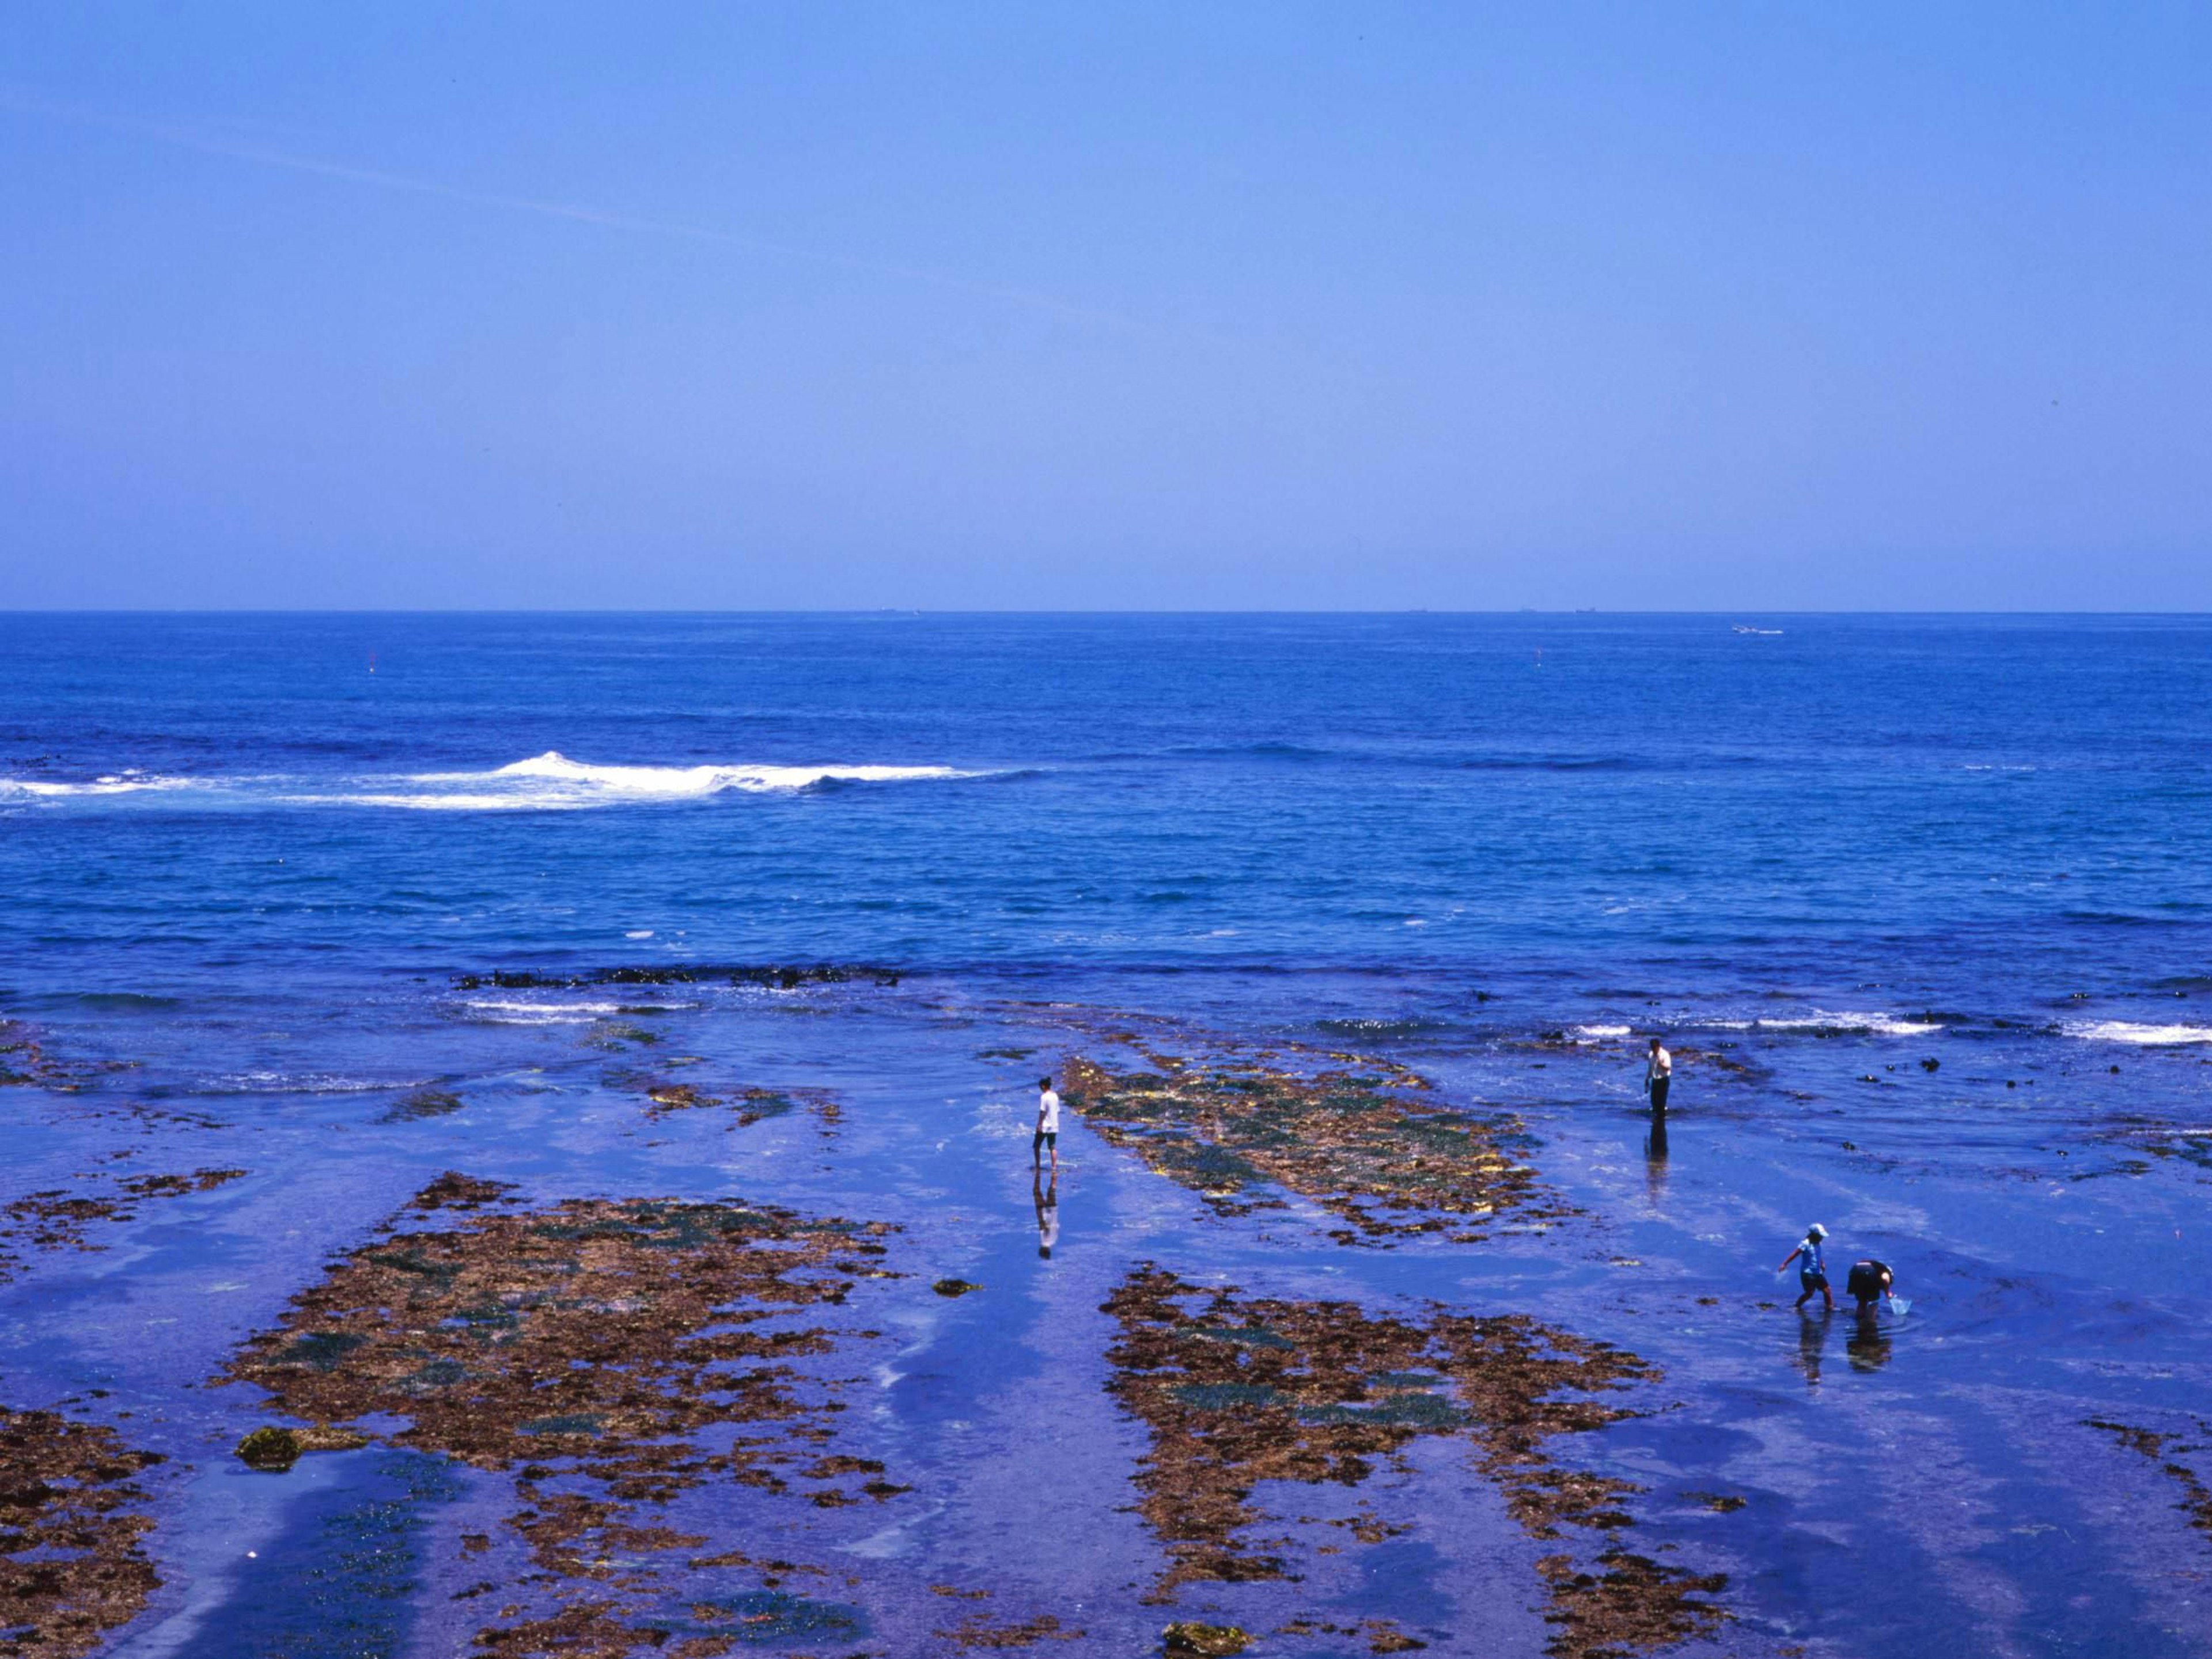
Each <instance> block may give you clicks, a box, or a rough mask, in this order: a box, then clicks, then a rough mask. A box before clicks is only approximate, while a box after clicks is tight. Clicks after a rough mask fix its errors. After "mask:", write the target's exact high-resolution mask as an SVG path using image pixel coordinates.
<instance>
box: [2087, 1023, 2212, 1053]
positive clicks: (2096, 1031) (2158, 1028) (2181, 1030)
mask: <svg viewBox="0 0 2212 1659" xmlns="http://www.w3.org/2000/svg"><path fill="white" fill-rule="evenodd" d="M2060 1029H2062V1030H2064V1032H2065V1033H2066V1035H2067V1036H2070V1037H2081V1038H2083V1039H2084V1040H2086V1041H2087V1042H2131V1043H2134V1044H2135V1045H2136V1047H2138V1048H2170V1047H2172V1046H2175V1045H2177V1044H2180V1043H2185V1042H2212V1025H2142V1024H2136V1023H2135V1022H2134V1021H2132V1020H2125V1019H2091V1020H2077V1021H2075V1023H2074V1024H2069V1025H2066V1026H2063V1027H2061V1028H2060Z"/></svg>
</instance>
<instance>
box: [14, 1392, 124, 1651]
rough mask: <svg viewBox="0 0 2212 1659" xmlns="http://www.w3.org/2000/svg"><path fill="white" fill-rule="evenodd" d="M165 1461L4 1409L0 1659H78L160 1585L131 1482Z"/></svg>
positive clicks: (37, 1415)
mask: <svg viewBox="0 0 2212 1659" xmlns="http://www.w3.org/2000/svg"><path fill="white" fill-rule="evenodd" d="M159 1462H161V1456H160V1455H159V1454H158V1453H155V1452H144V1451H132V1450H131V1449H129V1448H127V1447H125V1445H124V1444H123V1443H122V1442H121V1441H120V1440H118V1438H117V1437H116V1435H115V1432H114V1431H112V1429H107V1428H103V1427H101V1426H100V1425H96V1424H89V1423H76V1422H71V1421H70V1419H67V1418H64V1417H63V1416H61V1415H60V1414H58V1413H54V1412H40V1411H23V1412H19V1411H9V1410H7V1409H6V1408H4V1407H0V1514H4V1516H5V1519H4V1521H0V1654H4V1655H8V1656H10V1659H79V1656H82V1655H84V1654H88V1653H90V1652H92V1651H93V1650H94V1649H95V1648H97V1647H98V1646H99V1645H100V1641H101V1639H102V1638H103V1637H104V1636H105V1635H106V1632H109V1631H112V1630H115V1629H118V1628H119V1627H120V1626H124V1625H126V1624H128V1623H129V1622H130V1621H131V1620H132V1619H134V1618H135V1617H137V1614H138V1613H139V1611H140V1609H142V1608H143V1607H144V1606H145V1605H146V1598H147V1597H148V1596H149V1595H151V1594H152V1593H153V1592H154V1590H155V1589H156V1588H158V1587H159V1585H160V1583H161V1579H160V1577H158V1576H157V1575H156V1574H155V1571H154V1564H153V1563H152V1562H151V1561H150V1560H149V1559H147V1556H146V1553H145V1551H144V1550H143V1548H141V1547H140V1541H141V1540H142V1539H143V1537H144V1535H145V1534H147V1533H149V1532H150V1531H152V1530H153V1526H154V1523H153V1522H151V1521H150V1520H149V1519H148V1518H147V1517H146V1516H144V1515H143V1514H142V1513H140V1512H139V1509H138V1505H139V1504H142V1503H143V1501H144V1498H145V1496H146V1494H145V1492H143V1490H142V1489H141V1488H140V1487H139V1486H138V1485H137V1480H136V1479H135V1477H136V1476H137V1475H138V1474H140V1473H141V1472H142V1471H143V1470H145V1469H147V1468H151V1467H152V1466H153V1465H155V1464H156V1463H159Z"/></svg>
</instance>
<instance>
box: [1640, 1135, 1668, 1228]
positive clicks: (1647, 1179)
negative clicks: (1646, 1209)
mask: <svg viewBox="0 0 2212 1659" xmlns="http://www.w3.org/2000/svg"><path fill="white" fill-rule="evenodd" d="M1644 1189H1645V1191H1646V1192H1648V1193H1649V1194H1650V1197H1651V1202H1652V1205H1653V1206H1654V1207H1656V1206H1657V1205H1658V1204H1659V1203H1660V1201H1661V1200H1663V1199H1664V1198H1665V1197H1666V1196H1667V1120H1666V1119H1665V1118H1663V1117H1655V1118H1653V1119H1652V1120H1651V1133H1650V1138H1649V1139H1646V1140H1645V1141H1644Z"/></svg>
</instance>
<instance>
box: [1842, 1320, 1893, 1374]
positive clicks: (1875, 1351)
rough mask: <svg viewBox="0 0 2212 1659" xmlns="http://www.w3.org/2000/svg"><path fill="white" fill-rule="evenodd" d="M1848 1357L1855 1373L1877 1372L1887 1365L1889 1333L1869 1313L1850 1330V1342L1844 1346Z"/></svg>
mask: <svg viewBox="0 0 2212 1659" xmlns="http://www.w3.org/2000/svg"><path fill="white" fill-rule="evenodd" d="M1844 1352H1845V1353H1847V1354H1848V1355H1849V1356H1850V1362H1851V1369H1852V1370H1855V1371H1878V1370H1881V1368H1882V1367H1883V1366H1884V1365H1887V1364H1889V1333H1888V1332H1887V1331H1886V1330H1884V1329H1882V1328H1881V1321H1880V1320H1878V1319H1876V1318H1875V1316H1874V1315H1873V1313H1872V1312H1871V1311H1869V1313H1868V1314H1867V1315H1866V1316H1865V1317H1863V1319H1861V1320H1860V1321H1859V1322H1858V1323H1857V1325H1856V1326H1855V1327H1854V1328H1852V1331H1851V1340H1850V1341H1849V1342H1847V1343H1845V1344H1844Z"/></svg>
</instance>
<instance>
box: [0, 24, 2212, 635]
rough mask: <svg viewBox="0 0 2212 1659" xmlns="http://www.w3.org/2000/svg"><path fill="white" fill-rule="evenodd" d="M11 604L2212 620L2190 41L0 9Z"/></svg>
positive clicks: (2197, 124) (2197, 139)
mask: <svg viewBox="0 0 2212 1659" xmlns="http://www.w3.org/2000/svg"><path fill="white" fill-rule="evenodd" d="M0 247H4V249H5V258H3V259H0V605H7V606H46V605H94V606H109V605H119V606H131V605H155V606H171V605H205V606H264V605H265V606H293V605H309V606H355V605H363V606H379V605H399V606H502V607H504V606H530V605H580V606H632V605H635V606H656V607H658V606H675V607H714V608H725V607H726V608H750V607H786V606H803V607H812V606H823V607H840V606H872V605H915V606H921V607H924V608H929V609H952V608H967V607H1043V608H1060V607H1069V608H1074V607H1129V608H1138V607H1202V608H1232V609H1241V608H1275V607H1298V608H1304V607H1314V608H1365V607H1378V608H1401V607H1408V606H1419V605H1426V606H1430V607H1432V608H1448V607H1449V608H1478V609H1486V608H1508V609H1510V608H1513V607H1516V606H1521V605H1536V606H1547V607H1549V606H1559V607H1566V606H1578V605H1596V606H1600V607H1602V608H1606V609H1633V608H1686V609H1753V608H1800V607H1802V608H1823V607H1848V608H1875V609H1886V608H1919V607H1935V608H1942V609H2009V608H2027V609H2077V608H2078V609H2095V608H2119V609H2207V608H2212V303H2208V301H2212V7H2207V6H2203V5H2201V4H2200V5H2171V6H2168V5H2158V4H2128V5H2124V6H2115V5H2110V4H2105V3H2083V4H2079V5H2073V6H2051V5H2035V4H2002V5H2000V4H1965V3H1949V4H1938V5H1929V4H1927V3H1925V0H1916V3H1911V4H1905V3H1848V4H1846V3H1834V0H1828V3H1810V0H1807V3H1795V0H1790V3H1785V0H1762V3H1756V4H1745V5H1732V4H1725V3H1708V0H1700V3H1698V4H1694V5H1673V4H1662V3H1656V0H1647V3H1637V4H1622V5H1601V4H1569V3H1536V0H1529V3H1527V4H1522V5H1517V6H1514V7H1510V8H1507V7H1497V8H1486V7H1481V6H1476V5H1472V4H1467V3H1440V4H1436V5H1428V6H1412V5H1393V4H1380V3H1374V0H1360V3H1352V0H1346V3H1340V4H1337V5H1333V6H1315V5H1303V4H1290V3H1281V0H1267V3H1259V0H1254V3H1246V4H1232V3H1208V4H1196V5H1194V4H1190V3H1188V0H1181V3H1175V4H1159V5H1151V4H1111V3H1105V4H1099V5H1083V6H1078V5H1056V4H1039V3H1036V0H1020V3H1012V4H1005V5H998V4H984V3H945V4H928V3H915V0H901V3H885V4H873V5H865V4H836V3H799V0H793V3H787V4H778V5H744V4H736V3H716V4H708V3H705V0H701V3H696V4H690V5H655V4H641V3H635V0H624V3H622V4H612V3H606V4H599V5H592V6H584V5H576V4H559V3H546V0H531V3H527V4H507V5H501V4H471V5H463V6H455V5H448V4H440V5H428V4H412V3H392V0H379V3H374V4H371V3H367V0H362V3H352V4H338V3H331V4H320V3H317V4H301V3H298V0H272V3H267V4H261V5H243V4H225V3H202V4H192V5H184V4H178V5H153V4H147V3H114V4H101V3H86V0H17V3H13V4H10V5H9V7H8V8H7V9H6V11H5V13H4V14H3V15H0Z"/></svg>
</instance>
